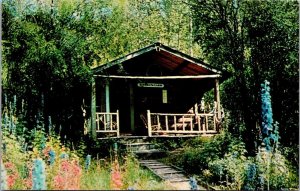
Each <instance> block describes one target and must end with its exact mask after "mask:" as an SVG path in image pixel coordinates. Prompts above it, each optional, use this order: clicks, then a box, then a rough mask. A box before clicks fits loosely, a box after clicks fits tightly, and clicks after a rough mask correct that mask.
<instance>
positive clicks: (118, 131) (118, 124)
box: [117, 110, 120, 137]
mask: <svg viewBox="0 0 300 191" xmlns="http://www.w3.org/2000/svg"><path fill="white" fill-rule="evenodd" d="M117 137H120V121H119V110H117Z"/></svg>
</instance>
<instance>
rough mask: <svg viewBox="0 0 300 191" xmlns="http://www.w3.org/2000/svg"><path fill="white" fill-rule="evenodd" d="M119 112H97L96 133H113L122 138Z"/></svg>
mask: <svg viewBox="0 0 300 191" xmlns="http://www.w3.org/2000/svg"><path fill="white" fill-rule="evenodd" d="M119 124H120V123H119V110H117V112H96V132H97V133H109V134H111V133H113V134H115V136H117V137H119V136H120V125H119Z"/></svg>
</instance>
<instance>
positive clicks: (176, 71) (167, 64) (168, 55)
mask: <svg viewBox="0 0 300 191" xmlns="http://www.w3.org/2000/svg"><path fill="white" fill-rule="evenodd" d="M141 62H147V63H149V62H152V63H155V64H156V65H159V66H161V67H163V68H164V69H165V70H168V71H170V74H171V75H177V76H193V75H215V74H217V75H220V77H221V76H222V74H224V71H222V70H220V69H217V68H215V67H213V66H210V65H208V64H206V63H204V62H203V61H201V60H199V59H196V58H193V57H191V56H189V55H187V54H184V53H182V52H180V51H177V50H175V49H172V48H170V47H168V46H165V45H163V44H162V43H159V42H157V43H154V44H151V45H149V46H147V47H144V48H142V49H139V50H137V51H135V52H132V53H130V54H127V55H125V56H123V57H120V58H118V59H115V60H113V61H110V62H108V63H106V64H103V65H100V66H98V67H96V68H93V69H92V71H93V74H94V75H97V74H107V75H112V74H111V73H112V71H120V68H121V69H123V65H126V67H127V65H128V67H132V68H134V69H135V70H139V69H140V66H141V64H143V63H141ZM133 66H134V67H133ZM128 70H129V71H132V70H130V68H129V69H128ZM140 70H141V69H140ZM113 73H114V74H116V73H115V72H113ZM129 73H130V72H129ZM118 74H119V73H117V75H118ZM123 74H125V75H129V74H128V72H125V73H123ZM130 75H132V73H130ZM133 75H140V76H143V73H141V74H140V73H134V74H133ZM223 77H224V76H223Z"/></svg>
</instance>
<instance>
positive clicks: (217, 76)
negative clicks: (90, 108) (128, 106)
mask: <svg viewBox="0 0 300 191" xmlns="http://www.w3.org/2000/svg"><path fill="white" fill-rule="evenodd" d="M94 77H100V78H119V79H120V78H121V79H202V78H220V77H221V75H220V74H210V75H189V76H118V75H94Z"/></svg>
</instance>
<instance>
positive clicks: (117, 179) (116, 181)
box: [111, 161, 123, 190]
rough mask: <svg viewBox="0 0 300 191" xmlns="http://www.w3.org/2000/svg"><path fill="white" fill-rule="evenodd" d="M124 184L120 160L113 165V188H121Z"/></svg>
mask: <svg viewBox="0 0 300 191" xmlns="http://www.w3.org/2000/svg"><path fill="white" fill-rule="evenodd" d="M122 186H123V183H122V175H121V172H120V169H119V163H118V161H115V162H114V163H113V165H112V172H111V188H112V189H114V190H121V188H122Z"/></svg>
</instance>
